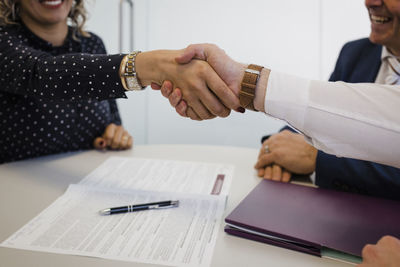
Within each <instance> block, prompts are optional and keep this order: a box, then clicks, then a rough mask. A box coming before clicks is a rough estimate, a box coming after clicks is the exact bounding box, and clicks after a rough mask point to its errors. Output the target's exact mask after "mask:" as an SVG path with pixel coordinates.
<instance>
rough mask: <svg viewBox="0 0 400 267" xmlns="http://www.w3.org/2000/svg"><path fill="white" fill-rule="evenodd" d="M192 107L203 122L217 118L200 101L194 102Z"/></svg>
mask: <svg viewBox="0 0 400 267" xmlns="http://www.w3.org/2000/svg"><path fill="white" fill-rule="evenodd" d="M190 107H191V108H192V109H193V110H194V111H195V112H196V114H197V115H198V116H199V117H200V119H201V120H207V119H211V118H214V117H215V116H214V115H213V113H211V112H210V111H209V110H208V109H207V107H206V106H205V105H204V104H203V102H202V101H201V100H200V99H195V100H194V101H192V103H191V104H190Z"/></svg>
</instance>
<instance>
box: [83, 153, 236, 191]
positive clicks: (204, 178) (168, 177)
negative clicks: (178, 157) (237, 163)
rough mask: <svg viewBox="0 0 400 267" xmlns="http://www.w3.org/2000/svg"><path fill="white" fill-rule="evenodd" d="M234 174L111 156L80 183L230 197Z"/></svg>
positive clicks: (222, 167) (227, 168)
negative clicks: (228, 195)
mask: <svg viewBox="0 0 400 267" xmlns="http://www.w3.org/2000/svg"><path fill="white" fill-rule="evenodd" d="M233 171H234V167H233V166H232V165H227V164H213V163H202V162H190V161H173V160H158V159H143V158H123V157H111V158H109V159H108V160H106V161H105V162H104V163H103V164H101V165H100V166H99V167H98V168H96V169H95V170H94V171H93V172H91V173H90V174H89V175H88V176H86V178H85V179H83V180H82V181H81V182H80V183H79V184H83V185H90V186H101V187H107V188H108V187H112V188H124V189H128V188H131V189H142V190H153V191H172V192H185V193H199V194H216V195H218V194H222V195H227V194H228V192H229V188H230V185H231V182H232V177H233ZM221 180H222V181H221Z"/></svg>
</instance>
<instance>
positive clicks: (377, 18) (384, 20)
mask: <svg viewBox="0 0 400 267" xmlns="http://www.w3.org/2000/svg"><path fill="white" fill-rule="evenodd" d="M370 18H371V21H372V22H373V23H376V24H385V23H388V22H390V21H391V20H392V18H391V17H384V16H377V15H372V14H371V15H370Z"/></svg>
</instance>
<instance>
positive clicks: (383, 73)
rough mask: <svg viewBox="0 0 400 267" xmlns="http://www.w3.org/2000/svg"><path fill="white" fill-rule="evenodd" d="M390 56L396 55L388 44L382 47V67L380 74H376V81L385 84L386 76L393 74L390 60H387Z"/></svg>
mask: <svg viewBox="0 0 400 267" xmlns="http://www.w3.org/2000/svg"><path fill="white" fill-rule="evenodd" d="M388 57H396V56H395V55H393V54H392V53H390V52H389V50H387V48H386V46H384V47H383V48H382V54H381V62H382V64H381V67H380V68H379V72H378V75H377V76H376V79H375V83H379V84H385V83H386V77H387V76H389V75H390V74H391V70H390V66H389V64H388V61H387V60H385V59H386V58H388Z"/></svg>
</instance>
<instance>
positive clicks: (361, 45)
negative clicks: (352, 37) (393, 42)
mask: <svg viewBox="0 0 400 267" xmlns="http://www.w3.org/2000/svg"><path fill="white" fill-rule="evenodd" d="M381 52H382V46H381V45H376V44H373V43H371V42H370V41H369V40H368V39H361V40H356V41H352V42H349V43H347V44H345V45H344V46H343V48H342V50H341V52H340V55H339V58H338V60H337V62H336V66H335V70H334V71H333V73H332V75H331V77H330V79H329V80H330V81H344V82H350V83H359V82H372V83H373V82H374V81H375V78H376V76H377V74H378V71H379V68H380V65H381ZM399 116H400V114H399ZM399 160H400V159H399ZM315 173H316V181H315V182H316V184H317V185H318V186H319V187H323V188H330V189H336V190H341V191H349V192H355V193H362V194H366V195H373V196H378V197H385V198H391V199H397V200H400V169H397V168H393V167H389V166H386V165H382V164H377V163H373V162H368V161H362V160H355V159H350V158H338V157H336V156H333V155H329V154H326V153H324V152H322V151H318V155H317V164H316V170H315Z"/></svg>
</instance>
